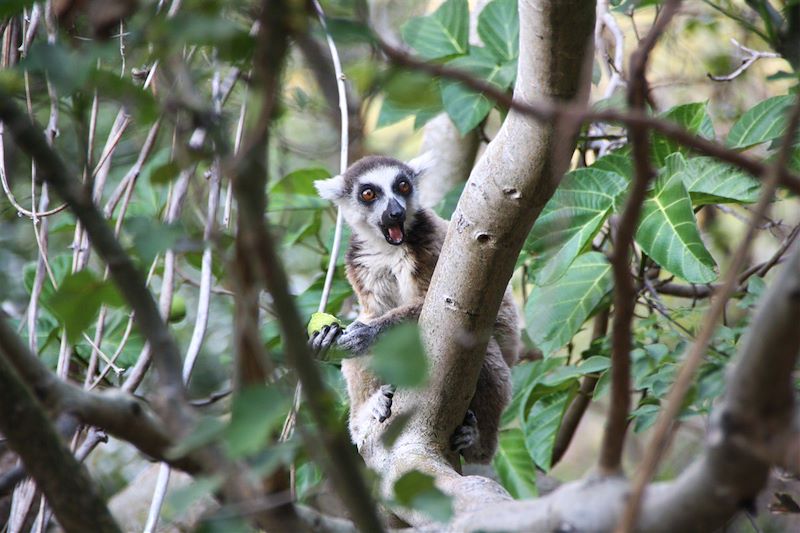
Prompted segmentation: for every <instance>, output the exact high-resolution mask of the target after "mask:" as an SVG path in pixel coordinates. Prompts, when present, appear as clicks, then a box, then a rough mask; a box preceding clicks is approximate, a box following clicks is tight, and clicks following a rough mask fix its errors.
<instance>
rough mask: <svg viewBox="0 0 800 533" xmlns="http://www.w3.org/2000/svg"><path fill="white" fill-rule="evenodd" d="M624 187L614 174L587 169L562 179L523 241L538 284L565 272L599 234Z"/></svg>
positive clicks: (625, 186) (622, 180) (549, 280)
mask: <svg viewBox="0 0 800 533" xmlns="http://www.w3.org/2000/svg"><path fill="white" fill-rule="evenodd" d="M604 159H605V158H604ZM627 184H628V182H627V180H625V178H623V177H622V176H620V175H619V174H617V173H612V172H607V171H603V170H597V169H596V168H591V167H590V168H581V169H577V170H574V171H572V172H570V173H569V174H567V175H566V176H564V180H563V181H562V182H561V185H559V187H558V189H557V190H556V192H555V194H554V195H553V197H552V198H550V201H549V202H547V205H546V206H545V207H544V210H543V211H542V213H541V215H539V218H538V219H537V220H536V224H535V225H534V226H533V229H532V230H531V233H530V235H529V236H528V240H527V241H526V242H525V250H526V251H527V252H528V253H530V254H531V255H532V257H533V259H534V272H535V273H534V276H535V279H536V282H537V283H538V284H539V285H548V284H550V283H553V282H554V281H556V280H558V278H560V277H561V276H562V275H563V274H564V272H566V271H567V269H568V268H569V266H570V265H571V264H572V262H573V261H574V260H575V258H576V257H578V255H579V254H580V253H581V251H583V249H584V248H585V247H586V245H587V244H588V243H589V242H591V240H592V239H593V238H594V236H595V235H597V232H598V231H600V228H601V227H602V225H603V223H604V222H605V220H606V218H608V216H609V215H610V214H611V212H612V210H613V208H614V204H615V201H616V198H617V196H618V195H619V194H620V193H622V192H623V191H624V190H626V188H627Z"/></svg>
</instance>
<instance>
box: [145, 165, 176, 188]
mask: <svg viewBox="0 0 800 533" xmlns="http://www.w3.org/2000/svg"><path fill="white" fill-rule="evenodd" d="M180 173H181V167H180V165H178V163H176V162H175V161H167V162H166V163H164V164H163V165H159V166H158V167H156V168H154V169H153V171H152V172H151V173H150V183H153V184H156V185H166V184H168V183H169V182H171V181H173V180H175V179H176V178H177V177H178V175H179V174H180Z"/></svg>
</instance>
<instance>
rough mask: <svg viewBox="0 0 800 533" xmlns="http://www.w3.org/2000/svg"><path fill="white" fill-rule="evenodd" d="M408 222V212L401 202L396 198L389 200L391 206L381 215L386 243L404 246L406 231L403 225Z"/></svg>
mask: <svg viewBox="0 0 800 533" xmlns="http://www.w3.org/2000/svg"><path fill="white" fill-rule="evenodd" d="M405 221H406V210H405V208H403V206H402V205H400V202H398V201H397V200H395V199H394V198H390V199H389V205H387V206H386V210H385V211H384V212H383V214H382V215H381V229H382V230H383V236H384V237H385V238H386V242H388V243H389V244H394V245H399V244H403V240H405V230H404V229H403V225H404V223H405Z"/></svg>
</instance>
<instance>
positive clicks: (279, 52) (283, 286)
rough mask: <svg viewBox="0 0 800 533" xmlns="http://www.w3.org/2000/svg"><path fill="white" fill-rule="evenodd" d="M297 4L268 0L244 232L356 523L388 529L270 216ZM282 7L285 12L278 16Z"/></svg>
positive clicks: (242, 208) (243, 168)
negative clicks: (269, 186)
mask: <svg viewBox="0 0 800 533" xmlns="http://www.w3.org/2000/svg"><path fill="white" fill-rule="evenodd" d="M295 9H297V6H296V5H295V4H293V3H287V2H285V1H284V0H265V1H264V2H263V6H262V14H261V24H262V27H261V31H260V33H259V48H258V52H257V56H256V65H257V67H259V68H257V70H256V79H257V81H258V82H259V84H260V86H261V88H262V90H263V95H264V96H263V105H262V109H261V114H260V116H259V119H258V121H257V123H256V125H255V127H254V128H253V129H252V130H251V131H250V132H249V134H248V135H247V136H246V140H245V142H244V144H243V146H242V150H241V154H240V156H239V157H238V158H237V160H236V162H235V165H236V166H235V168H234V169H233V188H234V194H235V196H236V201H237V206H238V209H239V219H238V220H239V231H246V232H247V235H248V236H249V237H248V238H251V239H252V242H251V243H249V244H250V246H249V248H250V249H251V250H254V251H255V252H256V256H255V259H256V260H257V267H258V269H259V274H260V277H261V280H262V282H263V283H264V284H265V285H266V288H267V290H268V291H269V293H270V294H271V295H272V298H273V302H274V307H275V309H276V311H277V318H278V321H279V324H280V327H281V331H282V333H283V342H284V348H285V354H286V358H287V360H288V362H289V364H290V365H291V366H292V368H294V370H295V371H296V372H297V375H298V377H299V379H300V383H301V384H302V386H303V392H304V395H305V400H306V403H307V405H308V408H309V411H310V413H311V416H312V418H313V420H314V422H315V423H316V425H317V428H318V433H317V434H316V435H315V436H316V437H318V438H319V439H321V441H322V442H321V444H320V447H321V448H322V449H323V450H324V452H325V455H326V457H325V461H324V466H325V469H326V470H327V472H328V474H329V475H330V476H331V479H332V481H333V482H334V484H335V486H336V488H337V490H338V491H339V493H340V495H341V496H342V499H343V500H344V502H345V504H346V505H347V507H348V510H349V511H350V512H351V513H352V515H353V518H354V521H355V523H356V524H357V525H358V527H359V528H360V529H362V530H364V531H382V530H383V525H382V524H381V522H380V520H379V519H378V516H377V513H376V511H375V507H374V505H373V504H372V498H371V496H370V493H369V490H368V489H367V485H366V483H365V482H364V479H363V478H362V477H361V473H360V469H359V465H358V463H357V457H356V456H355V455H354V453H353V451H352V449H351V446H350V443H349V442H348V438H347V435H346V433H345V429H344V428H343V427H341V425H340V424H339V421H338V418H337V417H335V416H334V415H333V413H332V406H333V405H334V402H333V396H332V392H331V391H330V390H329V388H328V387H327V386H326V385H325V383H324V382H323V381H322V378H321V376H320V374H319V372H318V371H317V368H316V366H315V363H314V360H313V358H312V356H311V353H310V351H309V348H308V345H307V344H306V332H305V327H304V326H303V324H302V322H301V320H300V316H299V314H298V312H297V308H296V307H295V302H294V299H293V297H292V295H291V294H290V293H289V283H288V279H287V277H286V272H285V271H284V269H283V265H282V263H281V261H280V258H279V257H278V255H277V252H276V246H275V242H274V241H273V238H272V235H271V232H270V231H269V228H268V227H267V222H266V219H265V217H264V213H265V211H266V209H265V207H266V198H265V194H264V191H265V190H266V182H267V168H268V167H267V165H266V160H267V153H266V146H267V139H268V138H269V124H270V121H271V119H272V115H273V113H274V110H275V106H276V103H277V97H278V90H279V87H280V73H281V69H282V66H283V63H284V59H285V55H286V52H287V48H288V39H289V36H290V35H291V34H292V33H294V32H296V31H301V30H300V29H299V28H296V27H293V26H292V24H293V23H294V24H296V20H298V17H293V16H292V15H293V14H294V15H296V13H293V11H294V10H295ZM277 14H281V16H278V15H277Z"/></svg>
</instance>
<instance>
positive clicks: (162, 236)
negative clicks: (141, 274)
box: [125, 217, 184, 265]
mask: <svg viewBox="0 0 800 533" xmlns="http://www.w3.org/2000/svg"><path fill="white" fill-rule="evenodd" d="M125 231H126V233H129V234H130V235H131V237H132V239H133V246H134V247H135V248H136V252H137V253H138V254H139V257H140V258H141V259H142V262H143V263H144V264H145V265H150V263H152V262H153V260H154V259H155V258H156V256H157V255H158V254H160V253H162V252H165V251H167V250H169V249H170V248H174V247H175V244H176V243H177V242H178V240H179V239H180V238H181V237H183V234H184V232H183V230H182V229H181V228H180V227H178V226H176V225H173V224H165V223H163V222H161V221H159V220H153V219H152V218H147V217H131V218H129V219H127V220H126V221H125Z"/></svg>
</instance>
